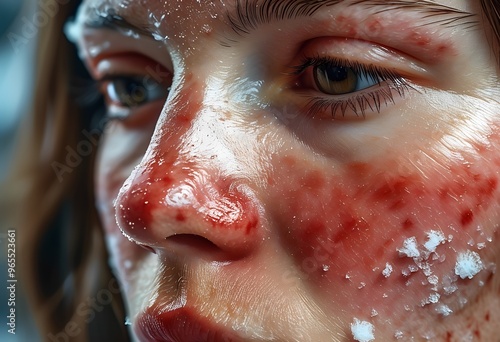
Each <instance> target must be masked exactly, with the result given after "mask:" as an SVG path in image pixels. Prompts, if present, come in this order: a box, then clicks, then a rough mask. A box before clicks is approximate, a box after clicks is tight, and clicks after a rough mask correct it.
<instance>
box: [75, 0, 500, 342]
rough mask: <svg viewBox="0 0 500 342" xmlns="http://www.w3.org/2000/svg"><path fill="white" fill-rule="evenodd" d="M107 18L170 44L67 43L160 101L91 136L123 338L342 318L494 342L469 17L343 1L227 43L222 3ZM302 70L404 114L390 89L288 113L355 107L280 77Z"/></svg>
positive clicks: (287, 334)
mask: <svg viewBox="0 0 500 342" xmlns="http://www.w3.org/2000/svg"><path fill="white" fill-rule="evenodd" d="M97 3H101V4H102V3H103V2H102V1H85V3H84V5H83V9H82V10H81V11H80V16H79V19H78V23H77V24H75V25H76V26H78V25H82V23H83V22H84V21H85V20H87V19H88V18H89V16H90V13H91V12H92V11H86V9H87V8H92V7H93V6H95V5H96V4H97ZM120 3H121V2H120V1H118V0H117V1H105V2H104V4H105V5H104V6H106V5H109V6H111V7H114V8H116V11H117V12H118V14H119V15H120V16H122V17H124V18H126V19H127V20H128V21H131V22H133V23H135V24H137V25H139V26H141V27H144V26H148V25H149V26H151V27H152V28H154V29H155V30H156V33H157V34H159V35H160V36H161V37H168V39H166V40H161V41H159V40H154V39H151V38H148V37H145V36H142V35H139V36H134V35H128V36H126V35H124V32H123V30H122V31H119V30H115V31H112V30H105V29H99V30H97V29H87V30H83V31H82V32H80V34H79V35H78V36H77V40H78V44H79V47H80V50H81V52H82V55H83V56H84V58H85V61H86V63H87V65H88V68H89V70H90V72H91V73H92V75H93V76H94V77H95V78H96V79H101V78H103V77H105V76H106V75H108V74H124V75H131V74H133V75H137V76H141V77H151V78H154V79H161V82H160V83H161V84H162V85H163V86H165V87H167V86H171V90H170V92H169V95H168V98H163V99H159V100H155V101H151V102H149V103H146V104H144V105H142V106H140V107H136V108H134V109H132V110H129V111H128V112H126V114H127V115H126V117H124V118H122V119H120V120H118V119H117V120H112V121H111V122H110V123H109V124H108V125H107V128H106V131H105V133H104V139H103V141H102V143H101V146H100V153H99V160H98V166H97V170H96V173H97V182H96V193H97V206H98V209H99V212H100V215H101V219H102V221H103V225H104V229H105V233H106V237H107V241H108V246H109V252H110V254H111V257H112V260H113V263H112V266H113V268H114V270H115V273H116V275H117V277H118V279H119V281H120V283H121V285H122V287H123V293H124V298H125V301H126V304H127V308H128V315H129V317H130V320H131V321H132V331H131V333H132V335H133V336H134V337H135V338H138V339H143V340H147V337H146V335H147V334H145V333H144V332H143V331H142V330H141V323H140V321H138V320H137V317H139V316H140V314H141V313H144V312H146V313H148V314H151V315H154V314H159V313H160V312H162V313H165V312H167V313H172V315H176V314H178V315H184V316H186V315H187V316H189V317H190V315H192V316H196V317H198V318H200V317H201V318H202V319H203V320H204V321H209V322H211V324H216V325H217V326H219V327H223V328H224V329H225V330H227V331H230V333H228V335H227V336H226V337H225V338H226V340H234V341H350V340H353V338H354V337H356V336H353V333H352V331H351V328H352V327H353V323H355V322H357V321H358V320H359V321H361V322H369V323H370V324H371V325H372V326H373V328H374V337H375V339H376V340H377V341H390V340H396V339H397V338H401V339H402V340H408V341H413V340H414V341H420V340H426V339H430V340H433V341H455V340H456V341H459V340H461V339H463V338H467V336H470V337H471V338H472V339H473V340H477V341H479V340H484V341H492V340H494V338H498V337H497V336H498V334H499V332H500V331H499V327H498V324H497V323H495V322H498V321H499V320H500V309H499V308H500V300H499V297H500V285H499V275H498V272H497V273H495V266H496V265H497V264H498V262H499V260H500V247H499V244H498V238H499V236H498V235H499V230H498V227H499V224H498V222H500V217H499V215H500V210H499V206H500V205H499V203H500V202H499V200H500V189H499V186H498V184H499V172H498V169H499V167H500V152H499V151H500V131H499V128H500V127H499V124H500V104H499V103H498V102H497V101H496V100H495V99H498V98H500V86H499V82H498V79H497V77H498V75H499V73H498V68H497V66H496V61H495V58H494V54H493V53H492V49H491V47H490V45H489V43H488V42H489V41H488V38H487V35H486V34H485V31H486V30H485V28H484V27H483V26H482V25H483V23H482V22H481V16H480V15H478V16H475V17H473V19H472V20H473V21H477V22H476V24H475V25H474V27H472V28H470V27H467V25H464V24H458V23H457V24H456V25H448V26H447V27H446V26H443V25H442V24H437V23H435V22H433V23H431V24H429V25H422V23H423V22H425V19H423V18H422V16H423V14H422V13H421V12H418V11H412V10H410V9H404V8H403V9H398V10H391V11H387V10H386V11H382V12H379V13H378V14H377V13H375V11H374V10H373V9H372V10H370V9H369V8H367V7H366V6H362V5H356V6H353V5H352V1H346V2H344V3H342V4H340V5H337V6H332V7H325V8H322V9H321V10H319V11H318V12H317V13H316V14H315V15H314V16H311V17H307V18H298V19H292V20H285V21H281V22H276V23H271V24H266V25H261V26H259V27H258V28H257V29H256V30H253V31H251V32H249V33H247V34H246V33H245V34H236V33H235V32H233V31H231V29H230V28H229V26H228V25H229V24H228V20H227V18H226V17H225V14H226V13H227V12H229V13H234V11H235V7H234V5H235V4H234V1H218V2H210V3H208V2H206V3H205V2H202V3H201V4H200V3H198V2H197V1H194V0H193V1H190V0H188V1H163V2H157V1H149V0H143V1H137V2H135V1H124V2H123V4H122V5H123V6H121V7H120ZM433 3H435V4H440V5H447V6H452V7H453V8H456V9H457V10H460V11H464V12H470V13H472V14H478V13H479V8H477V7H474V6H473V5H472V1H466V0H460V1H456V0H454V1H434V2H433ZM162 16H163V19H161V20H159V18H162ZM154 18H158V19H154ZM427 20H428V19H427ZM155 22H157V23H158V25H155ZM427 22H428V21H427ZM459 22H460V21H459ZM460 25H463V26H460ZM139 33H140V32H139ZM317 56H330V57H333V58H339V59H342V60H348V61H356V62H359V63H360V64H362V65H374V66H377V67H379V68H385V69H390V70H394V71H396V72H397V73H398V75H401V78H402V79H404V80H405V81H404V82H405V86H404V87H402V88H400V89H399V90H403V96H400V95H399V94H398V89H396V88H397V87H396V86H395V85H394V83H392V94H393V101H388V98H385V100H387V101H382V104H381V106H380V110H379V111H378V110H376V108H375V109H374V110H370V109H368V108H367V109H366V112H365V113H364V116H363V115H360V112H359V108H358V110H357V113H355V112H353V110H352V109H349V108H347V109H346V110H345V112H343V113H342V112H340V111H337V112H335V115H333V116H332V113H331V111H330V109H325V110H320V111H316V112H314V113H312V112H311V111H310V108H309V107H308V103H309V102H308V100H307V98H305V97H304V95H308V96H313V97H320V98H328V99H332V98H333V99H335V100H339V101H347V100H348V99H349V98H352V96H355V95H353V94H344V95H339V96H337V97H331V96H330V97H329V96H328V95H325V94H323V93H321V92H320V91H319V90H318V89H317V86H315V83H314V80H313V77H312V69H313V68H306V69H305V70H302V72H301V73H300V75H297V74H293V67H294V66H296V65H298V64H300V62H301V60H302V59H303V58H304V57H310V58H312V57H317ZM154 70H156V71H154ZM153 71H154V72H153ZM155 77H156V78H155ZM390 82H391V81H387V82H383V84H382V85H374V86H373V87H372V88H370V89H368V90H367V89H364V90H361V91H359V92H358V94H357V95H359V94H365V95H366V94H368V93H370V92H372V91H381V89H386V90H387V89H389V88H388V87H391V83H390ZM378 94H380V93H378ZM108 97H109V94H108ZM108 99H109V98H108ZM108 102H109V112H110V115H113V113H116V112H117V111H119V109H117V105H119V104H117V103H116V101H115V102H113V101H112V99H111V100H110V101H108ZM385 102H387V103H385ZM371 104H372V107H376V106H375V105H374V103H373V102H371ZM122 111H123V109H122ZM122 114H123V113H122ZM405 241H406V247H405ZM412 241H414V242H415V243H416V249H413V250H412V249H411V246H412V245H411V243H412ZM434 241H437V243H435V244H434V246H433V245H432V243H433V242H434ZM464 259H465V260H467V261H470V262H471V263H472V264H473V265H474V266H475V268H473V271H471V272H465V273H464V272H461V271H460V268H457V263H458V265H459V266H460V265H462V263H461V262H459V261H460V260H464ZM354 327H355V325H354ZM173 340H175V339H173Z"/></svg>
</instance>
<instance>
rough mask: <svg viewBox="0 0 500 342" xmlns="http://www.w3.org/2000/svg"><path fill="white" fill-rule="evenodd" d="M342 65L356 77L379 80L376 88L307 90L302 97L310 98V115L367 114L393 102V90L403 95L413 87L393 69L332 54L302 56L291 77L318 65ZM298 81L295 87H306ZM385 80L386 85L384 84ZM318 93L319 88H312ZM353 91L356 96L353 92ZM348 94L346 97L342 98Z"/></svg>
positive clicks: (308, 110)
mask: <svg viewBox="0 0 500 342" xmlns="http://www.w3.org/2000/svg"><path fill="white" fill-rule="evenodd" d="M332 66H335V67H342V68H348V69H351V70H352V71H353V72H354V74H356V75H357V76H358V77H359V76H361V77H365V78H367V79H368V78H370V79H373V80H375V81H377V82H378V89H376V90H372V91H365V89H370V88H373V86H371V87H368V88H365V89H361V90H358V91H356V92H353V93H350V94H343V95H341V96H339V95H329V94H326V93H322V95H321V96H311V95H310V91H311V89H307V90H308V92H307V94H306V93H304V96H305V97H307V98H309V101H308V103H307V107H308V109H307V115H308V116H309V117H318V116H321V115H323V114H324V113H330V114H331V117H333V118H335V117H336V116H337V115H338V114H339V113H340V114H341V115H342V117H345V116H346V114H347V112H348V110H351V111H352V113H354V115H355V116H356V117H360V116H361V117H363V118H365V117H366V113H367V110H370V111H371V112H377V113H380V111H381V109H382V106H383V105H386V106H387V105H388V104H389V103H395V101H394V93H393V90H394V91H396V93H397V95H399V96H400V97H404V96H405V94H406V92H407V91H408V90H409V89H410V88H412V87H411V86H410V85H409V84H408V82H407V81H406V79H405V78H404V77H403V76H402V75H400V74H399V73H397V72H396V71H394V70H391V69H387V68H382V67H377V66H374V65H364V64H361V63H359V62H352V61H348V60H344V59H340V58H334V57H322V56H316V57H305V58H303V60H302V61H301V62H300V64H299V65H296V66H294V67H292V70H293V71H292V72H291V73H290V74H291V75H292V76H294V77H297V76H302V75H304V74H305V73H306V71H307V69H310V68H313V69H315V68H318V67H332ZM301 83H302V82H301V81H299V82H298V83H297V86H298V87H299V89H301V90H305V89H304V87H303V86H302V84H301ZM384 83H386V86H384ZM314 91H316V92H320V90H316V89H315V90H314ZM352 94H356V95H352ZM346 96H348V98H345V97H346Z"/></svg>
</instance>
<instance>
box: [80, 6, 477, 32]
mask: <svg viewBox="0 0 500 342" xmlns="http://www.w3.org/2000/svg"><path fill="white" fill-rule="evenodd" d="M478 3H479V1H475V0H394V1H387V0H315V1H311V0H215V1H200V0H164V1H158V0H84V6H85V7H86V8H88V9H95V10H97V11H100V12H106V11H109V10H110V9H112V10H113V11H114V12H116V13H117V14H118V15H120V16H124V17H126V18H127V20H128V21H132V22H142V23H143V24H147V23H148V22H152V23H153V24H154V25H156V26H157V27H159V26H160V25H163V24H164V22H167V24H168V26H169V27H172V26H175V28H176V29H180V28H182V27H183V26H186V25H189V26H191V27H193V25H194V26H198V25H197V24H198V23H200V21H202V22H203V23H205V24H206V23H207V22H211V23H214V22H225V23H226V24H229V22H230V21H231V16H233V15H237V16H239V17H237V19H241V16H246V15H248V14H250V15H251V14H252V12H263V13H267V14H269V15H271V14H273V13H275V14H279V13H282V14H287V15H289V17H293V16H292V15H290V14H297V13H301V14H308V15H312V14H316V13H318V12H322V11H333V10H335V8H336V7H337V6H338V7H342V6H346V5H352V4H356V5H361V6H362V5H366V6H367V7H377V8H378V9H379V10H380V11H383V10H384V9H386V10H389V9H398V10H403V11H405V10H407V11H412V10H415V9H416V8H420V9H425V8H426V7H427V8H428V9H429V11H430V14H432V11H433V10H435V8H440V7H441V8H443V7H449V8H450V9H456V10H459V11H462V12H476V11H475V9H477V8H478ZM233 19H234V17H233Z"/></svg>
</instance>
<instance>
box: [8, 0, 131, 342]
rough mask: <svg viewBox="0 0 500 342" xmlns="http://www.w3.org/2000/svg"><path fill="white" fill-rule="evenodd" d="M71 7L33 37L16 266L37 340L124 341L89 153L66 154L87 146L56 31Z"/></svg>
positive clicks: (18, 180)
mask: <svg viewBox="0 0 500 342" xmlns="http://www.w3.org/2000/svg"><path fill="white" fill-rule="evenodd" d="M78 4H79V1H66V2H65V4H64V5H60V6H59V9H58V11H57V14H55V15H54V17H53V18H52V19H51V20H50V21H49V23H48V24H47V25H45V26H43V27H41V28H40V32H39V41H38V47H37V50H38V59H37V63H36V75H35V77H34V79H35V96H34V99H33V106H32V113H31V115H30V116H29V117H28V118H27V120H26V121H25V122H24V123H23V125H22V128H21V134H22V137H21V139H20V141H21V143H22V145H21V146H20V147H19V151H18V153H17V155H18V156H19V158H18V160H16V165H15V170H16V171H15V172H14V173H13V174H14V176H13V177H12V184H13V186H14V185H18V186H21V187H22V188H27V192H26V196H25V200H24V202H23V203H22V208H23V210H22V213H20V214H21V218H20V219H19V224H18V227H19V234H18V240H19V243H18V250H19V253H18V255H19V258H20V260H19V261H18V265H19V268H20V272H21V276H22V284H24V286H25V291H26V294H27V296H28V300H29V302H30V304H31V307H32V310H33V313H34V318H35V320H36V323H37V325H38V327H39V328H40V334H41V337H42V338H43V339H44V340H47V339H48V340H57V341H66V340H71V341H87V340H94V338H92V337H93V336H92V334H93V332H94V333H95V332H96V331H99V338H100V339H104V340H107V339H108V338H106V337H109V340H116V339H117V338H120V337H121V338H120V340H126V337H125V336H126V331H125V326H124V324H123V323H124V315H123V312H124V310H123V308H122V303H121V298H120V296H119V291H118V289H117V286H118V285H117V283H116V280H114V278H113V276H112V274H111V272H110V271H109V269H108V267H107V255H106V249H105V246H104V244H103V237H102V232H101V229H100V224H99V221H98V216H97V213H96V211H95V209H94V205H93V203H94V198H93V171H92V170H93V161H94V155H95V151H92V153H91V155H87V156H82V155H79V156H78V158H76V155H77V154H76V155H75V154H73V155H72V156H70V154H71V152H69V151H76V150H77V147H78V146H79V145H78V144H79V143H80V142H82V141H86V140H89V137H88V136H84V135H82V127H84V121H85V120H84V119H85V115H84V113H82V112H81V110H80V108H78V106H77V105H76V103H75V101H74V100H73V98H74V96H73V95H74V94H71V92H70V90H71V88H72V87H71V86H70V85H71V83H72V75H71V70H75V68H76V67H77V66H76V65H75V64H76V63H79V61H78V58H77V55H76V52H75V50H74V47H73V46H72V45H71V44H70V43H69V42H68V41H67V40H66V38H65V36H64V32H63V27H64V24H65V21H66V20H67V19H68V17H69V16H70V15H72V14H73V13H74V11H75V9H76V7H77V6H78ZM90 139H91V140H92V139H97V137H93V138H90ZM86 146H87V147H88V146H89V145H88V144H87V145H86ZM85 154H87V153H85ZM71 158H72V159H71ZM68 159H69V161H71V163H68V162H67V161H68ZM69 164H71V165H70V166H69V167H68V165H69ZM76 164H78V165H76ZM61 168H62V169H61ZM28 213H29V214H28ZM110 296H112V298H111V297H110ZM99 299H101V301H100V302H99ZM92 301H94V302H92ZM94 337H96V336H94Z"/></svg>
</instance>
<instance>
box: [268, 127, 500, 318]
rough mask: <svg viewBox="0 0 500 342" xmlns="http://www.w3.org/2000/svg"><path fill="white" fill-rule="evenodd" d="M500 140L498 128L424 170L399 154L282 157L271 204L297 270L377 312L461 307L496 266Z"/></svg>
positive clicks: (439, 312)
mask: <svg viewBox="0 0 500 342" xmlns="http://www.w3.org/2000/svg"><path fill="white" fill-rule="evenodd" d="M493 140H494V141H493ZM494 146H497V147H498V146H500V144H499V142H498V137H497V135H496V137H493V138H492V141H490V143H489V145H488V146H486V145H481V146H479V145H478V146H477V147H476V149H475V151H474V152H471V153H468V154H465V153H464V154H463V156H461V157H457V158H456V159H447V160H439V161H438V162H439V164H437V163H436V162H435V163H436V164H432V163H433V162H432V161H431V160H430V159H429V160H428V163H427V165H426V164H422V165H423V167H422V168H423V169H419V170H417V169H416V168H412V167H411V166H407V167H401V165H400V164H399V163H398V162H397V161H396V160H397V156H388V157H387V158H385V159H384V160H374V161H371V162H352V163H333V162H332V163H329V164H328V163H326V164H317V163H314V162H308V161H305V160H304V158H303V155H304V154H302V155H300V153H298V152H297V154H288V155H285V156H280V157H276V159H275V161H274V169H273V170H274V173H273V176H272V177H271V178H272V179H273V184H270V185H269V190H270V193H271V194H272V195H271V198H272V201H273V203H278V204H276V205H272V206H271V208H272V209H271V212H272V215H273V219H274V224H275V225H276V226H277V227H280V228H279V229H280V233H281V236H282V239H283V241H286V242H285V243H284V245H285V246H287V248H288V250H289V253H290V255H292V256H293V259H294V260H295V265H296V269H295V270H294V274H293V275H292V276H291V277H295V279H298V280H300V281H302V282H306V283H309V284H312V286H315V287H316V288H317V290H316V291H315V292H314V293H318V296H319V298H325V294H326V295H327V297H328V298H330V299H331V301H330V302H328V303H329V304H327V306H330V307H331V308H339V307H341V308H343V310H345V311H346V312H350V313H351V314H352V315H355V316H356V317H359V318H369V319H370V320H372V321H373V322H374V321H376V320H377V319H380V320H387V319H390V317H393V318H394V317H397V315H395V313H400V314H403V313H405V312H407V313H411V312H415V310H418V308H426V309H430V310H431V311H432V312H434V313H435V314H436V316H440V317H447V316H449V315H451V314H453V313H454V312H458V311H460V310H461V309H462V308H463V307H464V306H465V305H467V303H468V301H469V300H470V299H471V298H472V297H474V296H475V295H476V294H477V291H479V289H480V288H481V287H482V286H483V285H484V283H485V282H486V281H487V279H489V278H488V275H489V274H491V272H493V271H494V266H495V265H494V264H493V263H492V260H490V259H488V254H485V253H484V252H485V251H487V250H488V249H491V248H492V247H493V246H494V244H495V241H494V238H495V232H496V231H497V230H498V224H497V222H500V209H499V204H500V191H499V176H498V172H497V170H498V167H499V166H500V158H499V157H500V156H499V155H498V152H497V151H498V149H497V148H495V147H494ZM288 276H290V275H288ZM471 289H472V290H471ZM321 302H322V303H325V301H324V299H321ZM375 317H376V318H375ZM402 317H403V316H402Z"/></svg>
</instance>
